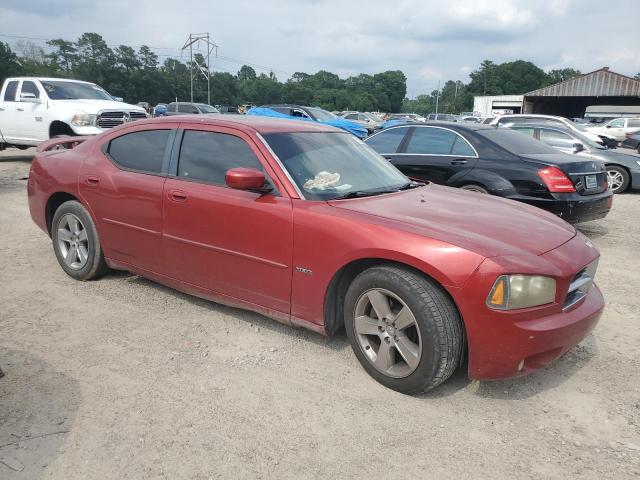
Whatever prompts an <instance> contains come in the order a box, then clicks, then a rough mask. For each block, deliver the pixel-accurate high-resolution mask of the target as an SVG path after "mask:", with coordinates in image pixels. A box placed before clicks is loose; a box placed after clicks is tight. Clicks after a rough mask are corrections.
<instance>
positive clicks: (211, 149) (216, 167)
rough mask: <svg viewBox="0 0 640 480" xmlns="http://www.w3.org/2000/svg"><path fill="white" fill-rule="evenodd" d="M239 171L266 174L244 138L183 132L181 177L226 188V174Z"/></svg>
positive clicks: (180, 163)
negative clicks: (233, 169) (245, 169)
mask: <svg viewBox="0 0 640 480" xmlns="http://www.w3.org/2000/svg"><path fill="white" fill-rule="evenodd" d="M237 167H245V168H255V169H256V170H260V171H263V168H262V165H261V164H260V161H259V160H258V158H257V157H256V156H255V154H254V153H253V151H252V150H251V148H250V147H249V145H248V144H247V142H245V141H244V140H242V139H241V138H238V137H235V136H233V135H227V134H225V133H216V132H201V131H196V130H187V131H186V132H184V137H183V139H182V146H181V147H180V161H179V163H178V177H180V178H189V179H192V180H198V181H201V182H204V183H212V184H214V185H226V182H225V178H224V177H225V175H226V173H227V170H229V169H231V168H237Z"/></svg>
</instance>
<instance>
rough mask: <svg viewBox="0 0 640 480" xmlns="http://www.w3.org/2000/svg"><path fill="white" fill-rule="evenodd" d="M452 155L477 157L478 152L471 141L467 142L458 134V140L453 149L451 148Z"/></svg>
mask: <svg viewBox="0 0 640 480" xmlns="http://www.w3.org/2000/svg"><path fill="white" fill-rule="evenodd" d="M451 154H452V155H459V156H461V157H475V156H476V152H475V151H474V150H473V148H471V145H469V142H467V141H466V140H465V139H464V138H462V137H461V136H460V135H456V140H455V142H454V143H453V150H451Z"/></svg>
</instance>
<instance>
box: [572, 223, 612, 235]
mask: <svg viewBox="0 0 640 480" xmlns="http://www.w3.org/2000/svg"><path fill="white" fill-rule="evenodd" d="M575 227H576V229H577V230H579V231H580V232H582V233H583V234H585V235H586V236H587V237H589V238H591V239H596V238H600V237H604V236H605V235H607V234H608V233H609V228H608V227H607V226H606V225H605V224H604V223H602V222H586V223H580V224H578V225H575Z"/></svg>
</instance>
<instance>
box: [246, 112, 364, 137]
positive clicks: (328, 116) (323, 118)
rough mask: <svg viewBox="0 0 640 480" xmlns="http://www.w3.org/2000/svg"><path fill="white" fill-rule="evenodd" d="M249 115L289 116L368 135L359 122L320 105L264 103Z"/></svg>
mask: <svg viewBox="0 0 640 480" xmlns="http://www.w3.org/2000/svg"><path fill="white" fill-rule="evenodd" d="M247 115H259V116H263V117H275V118H288V119H293V120H303V121H307V122H318V123H322V124H324V125H331V126H333V127H337V128H341V129H343V130H346V131H347V132H349V133H351V134H353V135H355V136H356V137H358V138H365V137H366V136H367V129H366V128H364V127H363V126H361V125H358V124H357V123H354V122H350V121H349V120H345V119H344V118H340V117H338V116H337V115H334V114H333V113H331V112H327V111H326V110H323V109H321V108H318V107H301V106H298V105H263V106H261V107H254V108H252V109H251V110H249V111H248V112H247Z"/></svg>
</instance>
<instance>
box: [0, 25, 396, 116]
mask: <svg viewBox="0 0 640 480" xmlns="http://www.w3.org/2000/svg"><path fill="white" fill-rule="evenodd" d="M47 45H48V46H49V47H50V52H49V53H45V51H44V49H43V48H42V47H39V46H37V45H35V44H33V43H30V42H19V43H18V44H17V45H16V46H15V47H14V48H15V49H16V51H17V52H18V54H16V52H14V51H12V49H11V48H10V46H9V45H8V44H6V43H2V42H0V81H2V80H4V78H6V77H8V76H13V75H34V76H52V77H65V78H76V79H81V80H86V81H90V82H94V83H97V84H98V85H100V86H102V87H103V88H105V89H106V90H107V91H108V92H109V93H111V94H112V95H114V96H119V97H123V98H124V99H125V101H127V102H131V103H137V102H139V101H146V102H149V103H151V104H153V105H155V104H156V103H159V102H170V101H173V100H175V99H176V98H178V100H181V101H188V100H189V99H190V77H189V67H190V65H189V62H186V63H185V62H181V61H179V60H176V59H174V58H167V59H166V60H165V61H164V62H163V63H160V62H159V60H158V56H157V55H156V54H155V53H154V52H153V51H152V50H151V49H150V48H149V47H147V46H142V47H140V48H139V49H138V50H135V49H133V48H132V47H130V46H127V45H120V46H118V47H116V48H110V47H109V46H108V45H107V43H106V42H105V40H104V39H103V38H102V37H101V36H100V35H98V34H97V33H84V34H83V35H82V36H80V38H79V39H78V40H77V41H75V42H70V41H67V40H62V39H57V40H50V41H48V42H47ZM194 57H195V60H196V62H199V63H200V64H202V63H203V58H202V56H201V55H200V54H196V55H195V56H194ZM196 62H194V63H196ZM194 68H196V67H195V66H194ZM210 83H211V89H210V90H211V103H212V104H214V105H238V104H243V103H252V104H256V105H260V104H266V103H284V102H286V103H295V104H302V105H314V106H316V105H317V106H321V107H323V108H326V109H328V110H345V109H355V110H365V111H373V110H381V111H389V112H397V111H400V108H401V107H402V101H403V99H404V97H405V95H406V91H407V87H406V77H405V75H404V73H402V72H401V71H398V70H396V71H386V72H382V73H377V74H375V75H366V74H361V75H358V76H355V77H349V78H347V79H341V78H340V77H338V75H336V74H334V73H331V72H327V71H324V70H321V71H319V72H317V73H315V74H313V75H310V74H307V73H302V72H296V73H294V74H293V75H292V76H291V78H289V79H288V80H287V81H285V82H280V81H278V79H277V78H276V76H275V75H274V74H273V72H270V73H269V74H268V75H267V74H265V73H261V74H257V73H256V71H255V70H254V69H253V68H252V67H251V66H248V65H243V66H242V67H241V68H240V70H239V71H238V73H237V74H236V75H233V74H231V73H227V72H213V73H212V74H211V78H210ZM194 101H198V102H206V101H207V82H206V79H205V78H204V76H203V75H197V76H196V77H195V78H194Z"/></svg>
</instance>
